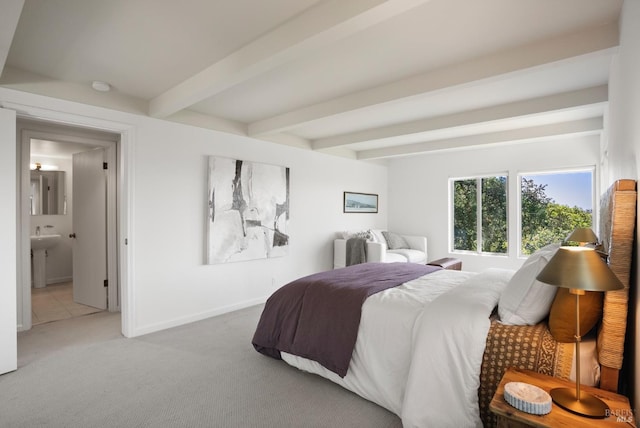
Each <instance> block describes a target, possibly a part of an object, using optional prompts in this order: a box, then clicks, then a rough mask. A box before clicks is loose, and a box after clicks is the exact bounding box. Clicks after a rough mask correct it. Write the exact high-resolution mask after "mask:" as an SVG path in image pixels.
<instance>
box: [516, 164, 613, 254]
mask: <svg viewBox="0 0 640 428" xmlns="http://www.w3.org/2000/svg"><path fill="white" fill-rule="evenodd" d="M597 171H598V170H597V168H596V166H595V165H589V166H584V167H571V168H554V169H549V170H537V171H520V172H518V174H517V181H516V193H517V194H516V202H517V206H516V221H517V225H516V230H517V233H516V239H517V242H516V245H517V258H518V259H525V260H526V259H527V258H528V257H529V256H530V254H523V253H522V177H523V176H527V175H554V174H570V173H576V172H590V173H591V206H592V209H591V228H592V229H593V231H594V232H595V233H596V235H597V236H598V237H599V239H600V235H599V230H598V229H599V227H598V221H599V213H598V206H599V205H598V203H597V202H598V200H597V195H598V189H597V187H596V186H597V183H598V179H597Z"/></svg>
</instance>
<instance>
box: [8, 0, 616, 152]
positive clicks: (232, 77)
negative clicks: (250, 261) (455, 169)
mask: <svg viewBox="0 0 640 428" xmlns="http://www.w3.org/2000/svg"><path fill="white" fill-rule="evenodd" d="M22 3H23V2H22V1H21V0H0V11H1V12H2V13H0V28H1V30H0V72H2V75H1V77H0V85H1V86H5V87H9V88H15V89H19V90H24V91H29V92H36V93H42V94H44V95H53V96H58V97H62V98H67V99H71V100H76V101H81V102H85V103H91V104H95V105H102V106H106V107H110V108H120V109H122V110H125V111H133V112H135V113H139V114H147V115H149V116H153V117H157V118H162V119H167V120H173V121H179V122H184V123H189V124H194V125H197V126H204V127H209V128H214V129H219V130H223V131H227V132H234V133H237V134H242V135H248V136H251V137H255V138H258V139H263V140H266V141H275V142H279V143H283V144H291V145H295V146H299V147H303V148H307V149H310V150H319V151H325V152H328V153H333V154H339V155H344V156H350V157H355V158H358V159H376V158H385V157H389V156H398V155H407V154H412V153H424V152H428V151H430V150H446V149H450V148H457V147H476V146H482V145H484V144H495V143H507V142H513V141H522V140H531V139H535V138H541V137H549V136H553V135H572V134H589V133H598V132H601V130H602V126H603V123H604V121H603V119H602V116H603V114H604V111H605V107H606V103H607V99H608V96H607V87H606V85H607V82H608V75H609V66H610V62H611V58H612V56H613V55H614V54H615V52H616V49H617V46H618V17H619V13H620V8H621V5H622V0H482V1H478V0H387V1H384V0H269V1H263V0H182V1H180V2H176V1H174V0H133V1H132V0H109V1H103V0H47V1H42V0H25V1H24V4H23V5H22ZM4 58H6V61H5V60H4ZM94 80H100V81H106V82H109V83H110V84H111V85H112V88H113V90H112V91H111V92H110V93H107V94H105V93H98V92H95V91H93V90H91V89H90V84H91V82H92V81H94Z"/></svg>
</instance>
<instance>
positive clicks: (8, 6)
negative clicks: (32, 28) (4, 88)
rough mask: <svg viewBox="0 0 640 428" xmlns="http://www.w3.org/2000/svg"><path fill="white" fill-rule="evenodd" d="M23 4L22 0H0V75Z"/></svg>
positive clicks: (0, 74)
mask: <svg viewBox="0 0 640 428" xmlns="http://www.w3.org/2000/svg"><path fill="white" fill-rule="evenodd" d="M23 6H24V0H0V10H1V11H2V13H1V14H0V76H2V71H3V70H4V66H5V64H6V62H7V57H8V56H9V49H10V48H11V42H12V41H13V35H14V34H15V32H16V28H18V21H19V20H20V14H21V13H22V7H23Z"/></svg>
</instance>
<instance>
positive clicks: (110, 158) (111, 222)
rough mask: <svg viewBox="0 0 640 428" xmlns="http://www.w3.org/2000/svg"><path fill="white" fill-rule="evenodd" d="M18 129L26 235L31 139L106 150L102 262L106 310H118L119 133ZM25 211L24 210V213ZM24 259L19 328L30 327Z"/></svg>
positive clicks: (26, 230)
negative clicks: (99, 135) (104, 254)
mask: <svg viewBox="0 0 640 428" xmlns="http://www.w3.org/2000/svg"><path fill="white" fill-rule="evenodd" d="M16 128H17V132H18V133H19V134H20V140H21V141H20V143H21V147H20V151H21V156H22V158H21V165H20V174H21V180H20V181H21V183H22V186H21V191H20V203H21V210H20V212H21V213H22V215H26V217H25V218H24V220H25V221H24V224H23V227H22V231H23V233H26V234H27V235H30V234H31V230H30V225H29V221H26V219H27V218H29V214H28V211H29V196H28V195H29V173H30V171H29V160H30V156H31V140H32V139H40V140H50V141H53V142H59V143H78V144H87V146H88V147H87V150H90V149H91V147H95V146H100V147H102V148H103V149H104V151H105V157H106V161H107V162H108V163H109V164H110V165H111V168H110V169H107V171H108V173H107V183H106V188H107V201H106V202H107V215H106V227H107V231H108V233H107V242H106V243H107V255H106V260H105V263H106V265H107V278H109V279H110V281H109V283H108V287H107V305H108V308H109V309H108V310H109V312H118V311H119V310H120V302H119V301H118V282H119V281H118V263H117V260H118V248H117V245H116V242H117V230H118V229H117V221H116V206H117V187H116V185H117V167H116V153H117V145H118V140H119V136H118V135H117V134H106V135H105V136H104V139H103V138H100V137H98V136H93V135H91V134H90V133H87V134H85V133H86V131H84V130H76V129H69V130H68V131H65V130H63V129H60V128H58V127H54V126H51V125H41V124H36V123H34V122H26V121H24V122H22V121H20V122H19V123H18V125H17V127H16ZM25 213H26V214H25ZM22 262H23V263H25V264H26V265H23V266H22V268H23V276H22V323H21V330H29V329H30V328H31V327H32V322H31V321H32V320H31V316H30V314H31V291H32V290H31V269H30V261H29V260H24V259H23V260H22Z"/></svg>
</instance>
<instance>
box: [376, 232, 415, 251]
mask: <svg viewBox="0 0 640 428" xmlns="http://www.w3.org/2000/svg"><path fill="white" fill-rule="evenodd" d="M382 235H383V236H384V239H385V240H386V241H387V246H388V247H389V249H390V250H399V249H401V248H407V249H408V248H410V247H409V244H407V241H406V240H405V239H404V238H403V237H402V236H400V235H398V234H397V233H393V232H382Z"/></svg>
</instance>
